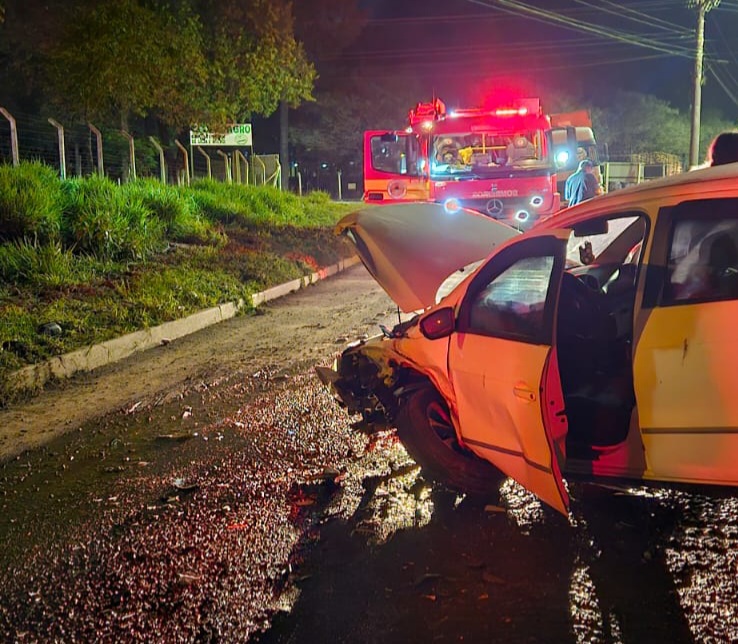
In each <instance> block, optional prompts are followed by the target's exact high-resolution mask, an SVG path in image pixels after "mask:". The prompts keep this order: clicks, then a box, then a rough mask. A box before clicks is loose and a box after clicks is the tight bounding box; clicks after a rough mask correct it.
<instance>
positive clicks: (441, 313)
mask: <svg viewBox="0 0 738 644" xmlns="http://www.w3.org/2000/svg"><path fill="white" fill-rule="evenodd" d="M455 329H456V315H455V314H454V310H453V309H452V308H451V307H450V306H444V307H443V308H440V309H437V310H435V311H433V312H432V313H429V314H428V315H426V316H425V317H424V318H423V319H422V320H420V332H421V333H422V334H423V335H424V336H425V337H426V338H428V339H429V340H438V339H439V338H446V337H448V336H450V335H451V334H452V333H453V332H454V330H455Z"/></svg>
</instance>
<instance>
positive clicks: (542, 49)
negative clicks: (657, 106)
mask: <svg viewBox="0 0 738 644" xmlns="http://www.w3.org/2000/svg"><path fill="white" fill-rule="evenodd" d="M513 1H514V2H515V3H517V4H518V5H525V6H527V7H532V8H533V9H535V10H544V11H547V12H550V13H553V14H556V16H555V18H556V19H557V20H559V22H558V23H553V22H551V21H550V20H548V19H544V18H543V17H541V18H538V19H537V18H533V17H530V16H525V15H522V14H521V13H520V12H519V10H517V9H512V8H509V7H504V6H503V5H501V4H500V2H499V1H498V0H446V1H445V2H439V1H437V0H401V1H400V0H365V2H363V6H364V8H365V9H366V11H367V12H368V14H369V16H370V19H369V22H368V24H367V26H366V28H365V29H364V32H363V34H362V36H361V38H360V39H359V41H358V42H356V43H355V44H354V45H353V47H352V48H351V49H350V50H349V51H347V52H344V56H345V57H346V58H347V59H348V60H349V61H354V62H355V64H356V65H359V66H361V67H362V68H363V69H365V73H366V74H367V75H368V76H369V77H371V76H372V75H377V76H383V75H388V74H394V75H398V76H400V77H412V78H413V79H414V81H416V82H418V83H419V84H421V85H422V87H423V90H424V91H425V92H426V93H427V94H429V95H431V94H435V95H438V96H441V97H443V98H444V100H445V101H446V102H447V103H448V104H449V105H454V104H456V105H460V104H463V103H465V104H471V103H475V102H478V101H479V97H480V96H481V95H482V94H483V93H484V92H485V91H488V90H489V89H490V88H491V87H496V88H499V87H508V86H509V87H511V88H514V89H518V90H519V91H522V92H525V93H528V94H531V93H535V94H538V95H541V96H545V95H547V94H564V95H565V96H571V97H572V102H573V103H575V104H576V102H578V101H581V100H587V99H589V100H597V99H600V101H601V100H602V98H604V97H606V96H607V95H608V94H609V93H611V92H612V91H613V90H614V89H627V90H634V91H639V92H643V93H648V94H653V95H655V96H657V97H659V98H662V99H664V100H667V101H669V102H670V103H671V104H672V105H673V106H674V107H678V108H680V109H682V110H686V109H688V108H689V105H690V101H691V76H692V71H693V68H694V62H693V60H694V59H693V52H694V48H695V35H694V34H695V27H696V24H697V12H696V10H693V9H689V8H687V3H686V0H627V1H625V2H618V1H617V0H589V1H587V0H513ZM575 22H579V23H580V24H581V25H583V28H584V29H592V30H598V31H604V32H607V33H591V32H590V33H587V32H585V31H583V30H582V28H574V23H575ZM737 29H738V0H722V1H721V3H720V5H719V6H718V7H717V8H715V9H713V10H712V11H710V12H709V13H708V14H707V20H706V30H705V37H706V49H705V55H706V58H705V60H706V63H707V65H706V68H705V75H706V83H705V86H704V89H703V111H711V110H717V111H720V112H722V114H723V115H724V116H725V117H726V118H729V119H735V120H736V121H738V41H737V40H736V38H735V33H736V30H737ZM613 36H615V37H613ZM626 41H632V42H626ZM639 43H642V44H643V43H645V44H648V45H650V46H651V48H648V47H644V46H642V45H639ZM653 47H656V48H657V49H654V48H653ZM733 48H734V49H733ZM713 70H714V71H713Z"/></svg>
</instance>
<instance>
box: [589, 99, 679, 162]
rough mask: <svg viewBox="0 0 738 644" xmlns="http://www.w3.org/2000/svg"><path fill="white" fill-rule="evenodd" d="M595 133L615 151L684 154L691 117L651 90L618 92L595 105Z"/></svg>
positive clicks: (620, 152) (624, 152)
mask: <svg viewBox="0 0 738 644" xmlns="http://www.w3.org/2000/svg"><path fill="white" fill-rule="evenodd" d="M592 120H593V124H594V129H595V135H596V136H597V139H598V141H599V142H600V143H607V145H608V148H609V150H610V154H611V155H621V154H622V155H628V154H635V153H639V152H654V151H658V152H667V153H670V154H677V155H679V156H681V155H682V154H683V153H684V150H686V149H687V145H688V142H689V118H688V117H687V116H686V115H685V114H682V113H680V112H679V110H678V109H676V108H674V107H672V106H671V105H669V103H667V102H666V101H662V100H661V99H658V98H656V97H655V96H651V95H648V94H639V93H637V92H624V91H623V92H617V93H616V94H615V95H614V96H613V97H612V98H611V99H609V100H608V101H607V105H606V106H604V107H593V108H592Z"/></svg>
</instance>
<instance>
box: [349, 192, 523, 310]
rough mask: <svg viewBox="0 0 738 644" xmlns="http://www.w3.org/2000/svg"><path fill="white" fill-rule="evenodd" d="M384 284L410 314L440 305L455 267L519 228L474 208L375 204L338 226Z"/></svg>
mask: <svg viewBox="0 0 738 644" xmlns="http://www.w3.org/2000/svg"><path fill="white" fill-rule="evenodd" d="M336 232H337V233H339V234H344V235H346V236H347V237H348V238H349V239H350V240H351V241H352V242H353V244H354V246H355V247H356V251H357V253H358V254H359V257H360V258H361V261H362V262H363V263H364V266H366V268H367V270H368V271H369V272H370V273H371V275H372V276H373V277H374V279H375V280H376V281H377V282H378V283H379V285H380V286H381V287H382V288H383V289H384V290H385V291H386V292H387V294H388V295H389V296H390V297H391V298H392V299H393V300H394V301H395V303H396V304H397V305H398V306H399V307H400V309H401V310H402V311H404V312H406V313H409V312H411V311H419V310H422V309H426V308H428V307H429V306H432V305H433V304H435V297H436V293H437V291H438V288H439V286H440V285H441V284H442V283H443V282H444V280H445V279H446V278H447V277H448V276H449V275H451V274H452V273H454V272H455V271H457V270H459V269H460V268H463V267H464V266H467V265H468V264H471V263H472V262H476V261H479V260H481V259H484V258H485V257H487V255H489V254H490V253H491V252H492V250H493V249H494V248H496V247H497V246H498V245H500V244H502V243H503V242H505V241H507V240H508V239H510V238H511V237H514V236H516V235H519V234H520V233H519V231H517V230H515V229H514V228H512V227H510V226H508V225H507V224H504V223H502V222H500V221H497V220H495V219H491V218H489V217H486V216H485V215H482V214H479V213H477V212H474V211H471V210H464V209H461V210H458V211H456V212H453V213H449V212H447V211H446V209H445V208H444V207H443V206H442V205H441V204H434V203H408V204H394V205H386V206H370V207H367V208H365V209H363V210H359V211H357V212H354V213H351V214H349V215H346V216H345V217H344V218H343V219H341V221H339V222H338V224H337V225H336Z"/></svg>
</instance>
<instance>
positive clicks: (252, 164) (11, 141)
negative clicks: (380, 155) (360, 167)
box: [0, 107, 281, 186]
mask: <svg viewBox="0 0 738 644" xmlns="http://www.w3.org/2000/svg"><path fill="white" fill-rule="evenodd" d="M0 109H1V110H2V114H3V115H2V116H0V163H2V164H10V163H14V162H15V160H16V158H17V160H18V161H40V162H42V163H44V164H46V165H48V166H51V167H53V168H56V169H58V171H59V174H60V175H61V176H64V177H85V176H90V175H93V174H101V175H104V176H107V177H108V178H110V179H112V180H113V181H119V182H125V181H128V180H130V179H133V178H142V177H151V178H156V179H161V180H162V181H165V182H166V183H171V184H183V183H186V182H187V181H190V180H192V179H201V178H211V179H214V180H217V181H224V182H230V183H241V184H245V185H274V186H279V185H280V173H281V168H280V165H279V155H276V154H267V155H256V154H254V153H253V149H252V148H243V149H234V148H223V149H220V148H213V147H208V148H199V147H198V148H195V149H193V148H191V147H184V149H183V147H180V146H178V145H176V144H173V145H170V146H163V145H161V144H160V143H159V141H157V140H156V139H155V138H153V137H151V136H145V135H140V134H136V133H130V134H129V133H126V132H123V131H121V130H115V129H110V128H100V129H99V130H98V129H97V128H96V127H95V125H94V124H84V123H63V122H57V121H56V120H55V119H53V118H45V117H43V116H39V115H30V114H24V113H19V112H15V113H11V112H9V111H7V110H4V109H2V107H0ZM98 133H99V136H98ZM62 140H63V145H62ZM16 142H17V145H16Z"/></svg>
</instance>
